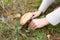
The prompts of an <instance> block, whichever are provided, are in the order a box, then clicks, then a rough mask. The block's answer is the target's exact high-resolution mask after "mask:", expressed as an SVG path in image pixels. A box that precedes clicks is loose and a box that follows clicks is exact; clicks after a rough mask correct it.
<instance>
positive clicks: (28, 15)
mask: <svg viewBox="0 0 60 40" xmlns="http://www.w3.org/2000/svg"><path fill="white" fill-rule="evenodd" d="M32 16H33V13H30V12H29V13H25V14H24V15H23V16H22V17H21V20H20V24H21V25H24V24H26V23H27V22H28V21H29V20H30V19H31V17H32Z"/></svg>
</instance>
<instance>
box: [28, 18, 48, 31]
mask: <svg viewBox="0 0 60 40" xmlns="http://www.w3.org/2000/svg"><path fill="white" fill-rule="evenodd" d="M48 24H49V22H48V21H47V20H46V18H41V19H33V20H32V21H31V22H30V24H29V25H28V30H31V29H32V30H35V29H37V28H41V27H44V26H45V25H48Z"/></svg>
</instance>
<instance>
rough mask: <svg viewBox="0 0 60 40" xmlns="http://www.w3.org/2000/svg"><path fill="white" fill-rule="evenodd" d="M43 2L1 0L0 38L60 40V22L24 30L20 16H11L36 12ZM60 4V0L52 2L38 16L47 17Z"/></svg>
mask: <svg viewBox="0 0 60 40" xmlns="http://www.w3.org/2000/svg"><path fill="white" fill-rule="evenodd" d="M41 2H42V0H0V40H60V24H58V25H56V26H52V25H48V26H46V27H43V28H41V29H36V30H35V31H32V30H31V31H28V30H25V31H22V29H21V28H22V26H21V25H20V18H13V17H14V16H11V15H16V14H21V15H23V14H24V13H27V12H34V11H36V10H37V9H38V8H39V6H40V4H41ZM59 5H60V2H59V3H54V4H52V5H51V6H50V7H49V8H48V9H47V11H46V12H45V13H42V14H41V15H40V16H39V17H38V18H43V17H45V16H46V15H47V14H48V13H50V12H52V11H53V10H54V8H56V7H57V6H59Z"/></svg>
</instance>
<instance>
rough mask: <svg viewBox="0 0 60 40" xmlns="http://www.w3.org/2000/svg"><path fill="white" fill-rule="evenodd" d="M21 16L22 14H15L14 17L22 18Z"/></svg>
mask: <svg viewBox="0 0 60 40" xmlns="http://www.w3.org/2000/svg"><path fill="white" fill-rule="evenodd" d="M20 17H21V14H15V15H13V18H20Z"/></svg>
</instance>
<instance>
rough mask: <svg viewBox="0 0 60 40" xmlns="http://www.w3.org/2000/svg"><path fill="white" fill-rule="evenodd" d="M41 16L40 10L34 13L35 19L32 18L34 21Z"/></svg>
mask: <svg viewBox="0 0 60 40" xmlns="http://www.w3.org/2000/svg"><path fill="white" fill-rule="evenodd" d="M40 14H41V11H40V10H38V11H36V12H33V17H32V19H33V18H36V17H38V16H39V15H40Z"/></svg>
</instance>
